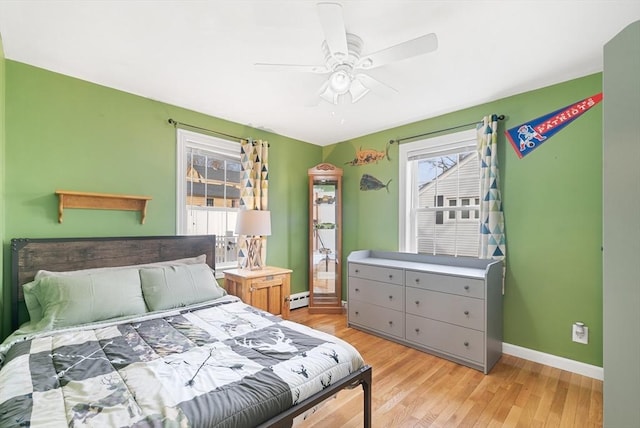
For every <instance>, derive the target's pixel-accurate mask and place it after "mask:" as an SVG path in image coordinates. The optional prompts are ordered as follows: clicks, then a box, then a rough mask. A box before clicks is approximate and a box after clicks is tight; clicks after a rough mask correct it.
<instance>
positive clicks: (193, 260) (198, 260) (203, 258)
mask: <svg viewBox="0 0 640 428" xmlns="http://www.w3.org/2000/svg"><path fill="white" fill-rule="evenodd" d="M206 262H207V255H206V254H201V255H199V256H196V257H187V258H184V259H177V260H168V261H165V262H155V263H144V264H139V265H130V266H112V267H100V268H91V269H80V270H70V271H66V272H53V271H48V270H39V271H38V272H37V273H36V276H35V278H34V279H35V280H38V279H40V278H44V277H45V276H77V275H86V274H88V273H98V272H108V271H112V270H120V269H129V268H141V267H151V266H174V265H194V264H202V263H206Z"/></svg>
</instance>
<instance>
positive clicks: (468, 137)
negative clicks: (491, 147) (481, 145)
mask: <svg viewBox="0 0 640 428" xmlns="http://www.w3.org/2000/svg"><path fill="white" fill-rule="evenodd" d="M477 138H478V136H477V131H476V130H475V129H469V130H466V131H461V132H455V133H453V134H446V135H440V136H438V137H433V138H428V139H424V140H419V141H414V142H411V143H404V144H400V147H399V148H398V149H399V160H398V162H399V165H398V175H399V176H398V185H399V190H398V191H399V193H398V249H399V250H400V251H405V252H409V253H415V252H417V251H418V248H417V244H416V243H414V239H412V238H411V236H412V233H411V231H414V232H415V230H416V228H417V224H416V219H415V218H413V216H410V215H409V214H410V213H411V210H412V207H411V205H410V204H411V200H412V199H414V198H409V197H408V196H407V192H408V191H409V189H412V191H413V192H415V193H416V194H417V192H418V189H417V184H416V183H414V182H413V181H414V180H415V176H416V174H415V171H414V170H413V169H414V168H413V167H412V165H413V164H414V163H413V162H411V163H410V162H409V158H410V157H413V156H419V155H420V154H425V153H432V152H434V153H437V154H443V153H448V152H451V151H453V152H455V151H459V150H460V149H461V148H464V147H469V146H470V144H469V141H476V140H477ZM414 196H416V195H414ZM407 222H409V224H407ZM413 236H415V233H413Z"/></svg>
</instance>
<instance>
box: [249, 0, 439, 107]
mask: <svg viewBox="0 0 640 428" xmlns="http://www.w3.org/2000/svg"><path fill="white" fill-rule="evenodd" d="M317 9H318V17H319V19H320V25H321V26H322V30H323V32H324V36H325V40H324V41H323V42H322V53H323V54H324V59H325V63H324V64H322V65H298V64H267V63H256V64H255V66H256V68H258V69H263V70H272V71H281V70H282V71H298V72H306V73H318V74H328V75H329V76H328V79H327V81H326V82H324V84H323V85H322V87H321V89H320V98H322V99H323V100H325V101H328V102H330V103H332V104H338V103H339V101H340V100H341V99H342V98H343V96H345V95H347V94H350V95H351V102H352V103H355V102H357V101H358V100H360V99H362V97H364V96H365V95H366V94H367V93H368V92H369V91H370V90H371V88H372V87H374V86H376V85H384V86H387V87H389V86H388V85H385V84H384V83H382V82H380V81H378V80H376V79H374V78H373V77H371V76H369V75H368V74H365V73H363V72H362V71H361V70H370V69H373V68H376V67H381V66H383V65H386V64H389V63H391V62H395V61H401V60H403V59H407V58H411V57H414V56H418V55H423V54H426V53H429V52H433V51H435V50H436V49H437V48H438V38H437V37H436V35H435V34H433V33H431V34H425V35H424V36H420V37H417V38H415V39H412V40H408V41H406V42H402V43H399V44H397V45H393V46H390V47H388V48H385V49H382V50H380V51H377V52H373V53H371V54H367V55H361V54H362V48H363V46H364V43H363V41H362V39H361V38H360V37H358V36H356V35H355V34H351V33H347V31H346V28H345V25H344V19H343V15H342V5H340V4H339V3H331V2H320V3H318V4H317ZM391 89H393V88H391ZM394 90H395V89H394Z"/></svg>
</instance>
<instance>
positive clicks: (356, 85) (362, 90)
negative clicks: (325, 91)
mask: <svg viewBox="0 0 640 428" xmlns="http://www.w3.org/2000/svg"><path fill="white" fill-rule="evenodd" d="M369 91H370V89H369V88H367V87H366V86H364V84H363V83H362V82H361V81H360V80H359V79H357V78H356V79H353V81H352V82H351V88H349V92H350V93H351V102H352V103H356V102H358V101H359V100H360V99H361V98H362V97H364V96H365V95H367V94H368V93H369Z"/></svg>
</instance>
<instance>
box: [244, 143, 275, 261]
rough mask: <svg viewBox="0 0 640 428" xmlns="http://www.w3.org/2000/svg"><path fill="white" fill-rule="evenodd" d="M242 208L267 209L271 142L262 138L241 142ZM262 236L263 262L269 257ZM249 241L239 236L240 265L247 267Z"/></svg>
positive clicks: (261, 256) (264, 239) (261, 255)
mask: <svg viewBox="0 0 640 428" xmlns="http://www.w3.org/2000/svg"><path fill="white" fill-rule="evenodd" d="M240 163H241V164H242V173H241V174H240V186H241V188H240V209H241V210H266V209H268V208H269V207H268V199H269V198H268V196H269V143H268V142H266V141H262V140H251V139H249V140H242V141H241V142H240ZM266 240H267V239H266V238H264V237H263V238H262V247H261V248H262V252H261V254H260V258H261V264H262V266H264V265H265V263H266V262H265V261H266V258H267V242H266ZM248 244H249V241H248V239H247V237H246V236H240V237H238V265H239V266H240V267H241V268H245V267H247V264H248V262H249V260H248V258H247V252H248Z"/></svg>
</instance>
